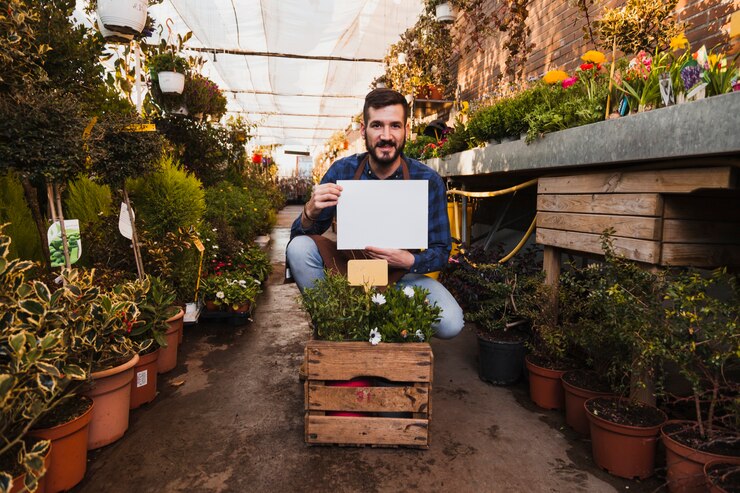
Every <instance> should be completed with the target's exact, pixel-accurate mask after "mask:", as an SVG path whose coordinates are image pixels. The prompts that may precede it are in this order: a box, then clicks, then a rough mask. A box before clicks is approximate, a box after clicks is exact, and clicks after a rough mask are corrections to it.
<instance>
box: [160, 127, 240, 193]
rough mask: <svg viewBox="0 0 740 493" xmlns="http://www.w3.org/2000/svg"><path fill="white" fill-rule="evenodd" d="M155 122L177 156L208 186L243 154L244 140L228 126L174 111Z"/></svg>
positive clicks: (222, 175) (218, 179) (221, 177)
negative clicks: (172, 113) (192, 118)
mask: <svg viewBox="0 0 740 493" xmlns="http://www.w3.org/2000/svg"><path fill="white" fill-rule="evenodd" d="M156 123H157V129H158V130H159V131H160V132H161V133H162V135H164V137H165V138H167V140H169V141H170V142H171V143H172V144H173V146H174V152H175V156H176V157H177V159H178V160H179V161H180V162H182V163H183V165H184V166H185V168H187V169H188V170H189V171H191V172H192V173H194V174H195V176H197V177H198V179H199V180H200V181H202V182H203V183H204V184H205V185H207V186H210V185H213V184H215V183H217V182H219V181H220V180H222V179H223V177H224V173H225V172H226V170H227V169H228V168H229V165H230V163H234V162H235V157H237V156H242V157H243V156H244V143H243V142H240V141H238V140H237V137H236V133H235V132H232V131H231V130H230V129H229V128H224V127H220V126H218V127H216V126H214V125H211V124H210V123H207V122H196V121H193V120H191V119H189V118H182V117H178V116H173V115H166V116H162V117H161V118H159V119H157V121H156Z"/></svg>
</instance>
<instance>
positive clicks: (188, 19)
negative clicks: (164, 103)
mask: <svg viewBox="0 0 740 493" xmlns="http://www.w3.org/2000/svg"><path fill="white" fill-rule="evenodd" d="M78 3H79V2H78ZM422 8H423V0H207V1H204V0H164V1H163V3H161V4H159V5H153V6H151V7H150V9H149V13H150V15H151V16H152V17H153V18H154V19H155V20H156V22H157V24H162V25H165V24H167V25H169V26H171V31H172V33H173V38H172V39H174V38H175V37H176V35H177V34H185V33H187V32H188V31H192V32H193V36H192V38H191V39H190V40H189V41H188V42H187V43H186V45H185V54H186V55H194V56H197V55H200V56H202V57H203V58H204V59H205V62H206V63H205V65H204V67H203V70H202V72H203V74H204V75H206V76H207V77H209V78H211V79H212V80H213V81H214V82H216V83H217V84H218V85H219V87H221V89H222V90H223V91H224V95H225V96H226V97H227V100H228V111H229V114H230V115H242V116H244V117H246V118H247V119H248V120H249V121H250V122H252V123H254V124H256V130H255V131H254V135H255V138H254V139H253V140H252V142H251V143H252V144H257V145H271V144H277V145H283V146H294V147H295V146H298V147H302V148H307V149H308V150H314V149H316V147H318V146H321V145H322V144H323V143H324V142H325V141H326V140H327V139H328V138H329V136H331V135H332V134H333V133H334V132H336V131H338V130H342V129H345V128H347V127H348V126H349V125H350V123H351V118H352V117H353V116H354V115H357V114H359V113H360V112H361V111H362V104H363V99H364V96H365V94H367V92H368V91H369V87H370V84H371V82H372V80H373V79H374V78H375V77H377V76H378V75H380V74H382V73H383V63H382V59H383V57H384V56H385V54H386V53H387V50H388V47H389V46H390V45H391V44H393V43H395V42H396V41H398V39H399V36H400V34H401V33H403V32H404V31H405V30H406V29H407V28H409V27H411V26H412V25H413V24H414V23H415V22H416V19H417V18H418V16H419V14H420V13H421V11H422ZM168 19H171V22H168ZM168 32H169V31H168V29H166V28H165V29H164V31H163V34H162V36H164V37H167V35H168ZM156 36H157V34H156V33H155V38H156ZM156 41H157V40H156V39H151V40H150V41H149V40H148V41H147V42H150V43H154V42H156Z"/></svg>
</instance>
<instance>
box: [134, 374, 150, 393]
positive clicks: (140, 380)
mask: <svg viewBox="0 0 740 493" xmlns="http://www.w3.org/2000/svg"><path fill="white" fill-rule="evenodd" d="M148 374H149V370H141V371H137V372H136V388H137V389H138V388H139V387H144V386H145V385H146V384H147V382H148V381H149V379H148V376H149V375H148Z"/></svg>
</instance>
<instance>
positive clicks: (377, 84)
mask: <svg viewBox="0 0 740 493" xmlns="http://www.w3.org/2000/svg"><path fill="white" fill-rule="evenodd" d="M386 87H388V86H387V85H386V84H385V82H378V83H376V84H375V88H376V89H385V88H386Z"/></svg>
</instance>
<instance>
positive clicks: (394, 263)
mask: <svg viewBox="0 0 740 493" xmlns="http://www.w3.org/2000/svg"><path fill="white" fill-rule="evenodd" d="M365 252H366V253H367V254H368V255H369V256H370V258H373V259H378V260H387V261H388V265H389V266H390V267H400V268H402V269H411V266H412V265H414V260H415V259H414V254H412V253H411V252H409V251H408V250H397V249H395V248H376V247H370V246H369V247H365Z"/></svg>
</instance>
